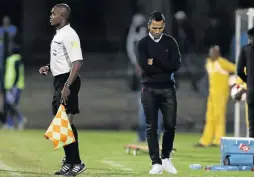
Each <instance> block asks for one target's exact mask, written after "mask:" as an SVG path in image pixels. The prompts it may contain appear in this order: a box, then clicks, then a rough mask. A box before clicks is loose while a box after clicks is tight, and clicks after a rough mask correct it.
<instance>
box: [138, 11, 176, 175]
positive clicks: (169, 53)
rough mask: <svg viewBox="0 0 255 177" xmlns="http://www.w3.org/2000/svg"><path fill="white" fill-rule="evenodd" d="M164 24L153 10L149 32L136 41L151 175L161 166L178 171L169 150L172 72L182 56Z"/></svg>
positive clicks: (173, 116)
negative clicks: (159, 135) (160, 122)
mask: <svg viewBox="0 0 255 177" xmlns="http://www.w3.org/2000/svg"><path fill="white" fill-rule="evenodd" d="M164 27H165V17H164V15H163V14H162V13H161V12H153V13H152V14H151V15H150V17H149V22H148V28H149V34H148V35H146V36H145V37H143V38H142V39H141V40H140V41H139V42H138V44H137V51H138V63H139V65H140V67H141V69H142V79H141V84H142V85H143V86H142V91H141V100H142V104H143V107H144V112H145V116H146V126H147V142H148V146H149V155H150V158H151V160H152V169H151V170H150V172H149V173H150V174H161V173H162V172H163V169H164V170H166V171H167V172H169V173H172V174H176V173H177V170H176V169H175V167H174V166H173V164H172V162H171V159H170V153H171V151H172V149H173V142H174V137H175V126H176V112H177V100H176V91H175V80H174V73H175V72H176V71H177V70H178V69H179V68H180V66H181V55H180V51H179V47H178V44H177V42H176V40H175V39H174V38H173V37H172V36H168V35H166V34H163V31H164ZM159 109H160V110H161V112H162V114H163V122H164V135H163V144H162V152H161V158H160V155H159V144H158V138H157V128H158V127H157V122H158V110H159ZM161 159H162V160H161Z"/></svg>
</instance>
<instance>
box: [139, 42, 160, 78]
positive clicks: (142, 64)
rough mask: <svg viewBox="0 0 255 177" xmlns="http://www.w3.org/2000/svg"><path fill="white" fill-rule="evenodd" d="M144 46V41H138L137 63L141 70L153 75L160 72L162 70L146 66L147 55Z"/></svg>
mask: <svg viewBox="0 0 255 177" xmlns="http://www.w3.org/2000/svg"><path fill="white" fill-rule="evenodd" d="M146 53H147V52H146V45H145V43H144V41H142V40H140V41H138V42H137V55H138V56H137V59H138V60H137V61H138V64H139V66H140V67H141V69H142V70H143V71H144V72H146V73H147V74H154V73H160V72H162V69H160V68H157V67H156V66H154V64H152V65H148V59H149V57H148V55H147V54H146Z"/></svg>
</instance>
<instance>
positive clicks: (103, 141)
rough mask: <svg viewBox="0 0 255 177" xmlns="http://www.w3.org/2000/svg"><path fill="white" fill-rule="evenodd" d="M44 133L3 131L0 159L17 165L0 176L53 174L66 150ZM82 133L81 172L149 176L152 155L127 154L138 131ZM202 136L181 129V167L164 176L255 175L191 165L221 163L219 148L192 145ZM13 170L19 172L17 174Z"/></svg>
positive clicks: (177, 160)
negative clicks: (126, 146) (84, 167)
mask: <svg viewBox="0 0 255 177" xmlns="http://www.w3.org/2000/svg"><path fill="white" fill-rule="evenodd" d="M43 134H44V131H37V130H28V131H24V132H7V131H5V132H3V131H0V143H1V144H0V161H2V162H3V163H4V164H6V165H8V166H9V167H12V169H13V170H10V169H9V170H3V169H0V177H7V176H11V175H12V176H15V175H17V173H18V174H20V175H22V176H23V177H39V176H47V177H50V176H52V173H53V172H54V171H55V170H56V169H58V167H59V163H60V160H61V159H62V157H63V150H62V149H61V150H58V151H55V152H54V151H53V146H52V144H51V142H50V141H49V140H46V139H44V137H43ZM79 137H80V152H81V157H82V160H83V161H84V162H85V163H86V165H87V168H88V169H87V170H86V171H85V172H84V173H82V174H81V175H79V176H86V177H112V176H118V177H119V176H137V177H145V176H149V175H148V171H149V170H150V167H151V166H150V164H149V163H150V161H149V157H148V155H147V154H146V153H145V154H138V156H133V155H127V154H126V153H125V150H124V144H126V143H131V142H132V141H134V139H136V134H135V133H130V132H107V131H102V132H98V131H97V132H96V131H85V132H83V131H80V132H79ZM198 138H199V135H196V134H181V133H177V136H176V141H175V147H176V148H177V152H176V153H175V155H174V157H173V163H174V165H175V167H176V168H177V170H178V175H170V174H167V173H166V172H164V174H163V175H161V176H176V177H200V176H206V177H231V176H232V177H246V176H247V177H248V176H250V177H252V176H253V172H209V171H205V170H198V171H194V170H191V169H189V164H192V163H200V164H202V165H211V164H219V163H220V150H219V148H207V149H195V148H193V147H192V145H193V144H194V143H196V142H197V141H198ZM111 164H113V165H111ZM0 165H1V164H0ZM114 165H115V166H114ZM118 166H119V167H118ZM14 169H15V170H14ZM13 172H16V173H15V174H13Z"/></svg>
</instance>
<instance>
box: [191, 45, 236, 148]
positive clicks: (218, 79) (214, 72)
mask: <svg viewBox="0 0 255 177" xmlns="http://www.w3.org/2000/svg"><path fill="white" fill-rule="evenodd" d="M205 67H206V70H207V73H208V78H209V96H208V100H207V111H206V124H205V127H204V131H203V134H202V137H201V139H200V141H199V143H198V144H196V145H195V147H206V146H209V145H212V146H219V145H220V138H221V137H222V136H224V135H225V131H226V130H225V129H226V125H225V124H226V109H227V102H228V98H229V84H228V80H229V75H230V74H231V73H235V70H236V67H235V65H234V64H233V63H231V62H229V61H228V60H227V59H225V58H223V57H221V55H220V48H219V46H213V47H211V48H210V50H209V58H207V59H206V66H205Z"/></svg>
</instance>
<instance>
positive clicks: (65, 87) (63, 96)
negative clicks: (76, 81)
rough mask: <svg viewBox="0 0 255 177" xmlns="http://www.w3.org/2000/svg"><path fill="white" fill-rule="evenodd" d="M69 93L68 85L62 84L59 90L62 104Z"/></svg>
mask: <svg viewBox="0 0 255 177" xmlns="http://www.w3.org/2000/svg"><path fill="white" fill-rule="evenodd" d="M69 95H70V89H69V87H67V86H64V87H63V89H62V91H61V99H62V100H63V103H64V105H66V103H67V100H68V96H69Z"/></svg>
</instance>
